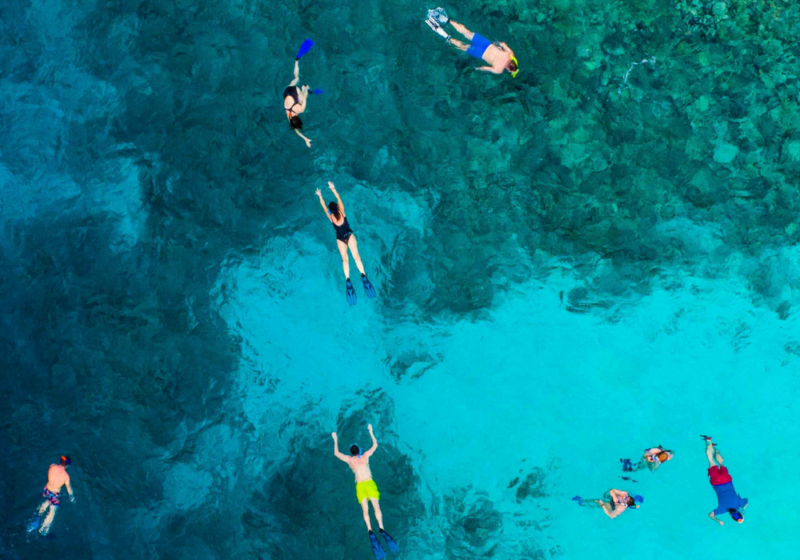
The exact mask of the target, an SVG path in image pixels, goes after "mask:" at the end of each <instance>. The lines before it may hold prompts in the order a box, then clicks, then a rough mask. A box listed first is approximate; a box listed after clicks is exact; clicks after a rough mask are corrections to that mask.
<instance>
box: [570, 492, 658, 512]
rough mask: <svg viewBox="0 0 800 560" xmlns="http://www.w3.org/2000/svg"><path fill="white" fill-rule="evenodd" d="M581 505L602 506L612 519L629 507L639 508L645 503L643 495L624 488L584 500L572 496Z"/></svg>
mask: <svg viewBox="0 0 800 560" xmlns="http://www.w3.org/2000/svg"><path fill="white" fill-rule="evenodd" d="M572 500H573V501H575V502H578V505H579V506H583V507H589V508H602V509H603V512H604V513H605V514H606V515H607V516H608V517H609V518H611V519H616V518H617V517H619V516H620V515H622V514H623V513H624V512H625V511H626V510H627V509H629V508H630V509H639V506H641V505H642V503H644V498H643V497H642V496H638V495H637V496H631V495H630V494H628V493H627V492H625V491H624V490H616V489H613V488H612V489H611V490H609V491H608V492H606V493H605V494H603V498H602V499H590V500H584V499H583V498H581V497H580V496H575V497H574V498H572Z"/></svg>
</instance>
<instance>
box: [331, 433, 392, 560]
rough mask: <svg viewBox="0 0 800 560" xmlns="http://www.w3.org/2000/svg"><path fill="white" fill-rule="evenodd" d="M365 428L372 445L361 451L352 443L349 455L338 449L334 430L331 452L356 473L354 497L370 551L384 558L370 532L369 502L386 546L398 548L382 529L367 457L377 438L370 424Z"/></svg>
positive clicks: (381, 515)
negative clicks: (367, 430) (364, 527)
mask: <svg viewBox="0 0 800 560" xmlns="http://www.w3.org/2000/svg"><path fill="white" fill-rule="evenodd" d="M367 429H369V436H370V437H371V438H372V447H370V448H369V449H367V450H366V451H364V452H363V453H362V452H361V447H359V446H358V445H357V444H355V443H354V444H353V445H351V446H350V455H349V456H348V455H345V454H344V453H342V452H340V451H339V439H338V437H337V436H336V432H333V433H331V436H332V437H333V454H334V455H336V457H337V458H338V459H341V460H342V461H344V462H345V463H347V466H348V467H350V469H351V470H352V471H353V473H354V474H355V475H356V499H357V500H358V503H360V504H361V510H362V513H363V514H364V522H365V523H366V524H367V530H368V531H369V540H370V543H371V545H372V552H374V553H375V557H376V558H378V559H380V558H384V557H385V556H386V553H385V552H384V551H383V548H382V547H381V543H380V542H379V541H378V538H377V537H376V536H375V534H374V533H373V532H372V524H371V523H370V519H369V502H372V509H374V510H375V519H377V520H378V527H379V530H380V533H381V535H382V536H383V538H384V540H385V541H386V546H388V547H389V550H390V551H392V552H399V550H400V549H399V547H398V546H397V543H396V542H395V541H394V539H393V538H392V537H391V535H389V534H388V533H387V532H386V531H384V529H383V514H382V513H381V506H380V503H378V502H379V500H380V498H381V493H380V492H378V486H377V484H375V481H374V480H372V471H370V470H369V458H370V457H372V454H373V453H375V450H376V449H378V440H376V439H375V434H374V433H373V432H372V424H369V425H368V426H367Z"/></svg>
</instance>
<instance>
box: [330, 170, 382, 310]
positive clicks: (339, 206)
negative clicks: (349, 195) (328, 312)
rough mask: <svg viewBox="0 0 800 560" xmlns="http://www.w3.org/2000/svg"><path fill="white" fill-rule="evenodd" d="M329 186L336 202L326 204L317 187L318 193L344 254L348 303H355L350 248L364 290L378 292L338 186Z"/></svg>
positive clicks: (373, 293)
mask: <svg viewBox="0 0 800 560" xmlns="http://www.w3.org/2000/svg"><path fill="white" fill-rule="evenodd" d="M328 187H329V188H330V189H331V192H332V193H333V194H334V195H336V202H331V203H330V204H328V205H327V206H326V205H325V200H324V199H323V198H322V192H321V191H320V190H319V189H317V191H316V194H317V196H318V197H319V203H320V204H321V205H322V209H323V210H324V211H325V215H326V216H328V219H329V220H330V221H331V223H332V224H333V229H335V230H336V245H337V246H338V247H339V254H341V255H342V267H343V268H344V277H345V279H346V292H345V293H346V296H347V303H349V304H350V305H355V304H356V291H355V288H353V284H352V283H351V282H350V259H349V258H348V256H347V249H348V248H349V249H350V252H351V253H352V254H353V258H354V259H355V261H356V266H357V267H358V271H359V272H360V273H361V281H362V283H363V284H364V292H365V293H366V294H367V297H369V298H374V297H375V296H377V295H378V293H377V292H376V291H375V287H374V286H373V285H372V283H371V282H370V281H369V278H367V274H366V272H364V265H363V264H362V262H361V255H359V254H358V242H357V241H356V236H355V234H354V233H353V230H352V229H350V224H349V223H348V222H347V216H346V215H345V212H344V204H343V203H342V198H341V197H340V196H339V193H338V192H336V187H335V186H334V185H333V183H332V182H330V181H328Z"/></svg>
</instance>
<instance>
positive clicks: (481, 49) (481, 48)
mask: <svg viewBox="0 0 800 560" xmlns="http://www.w3.org/2000/svg"><path fill="white" fill-rule="evenodd" d="M491 44H492V42H491V41H490V40H489V39H487V38H486V37H481V36H480V35H478V34H477V33H475V35H473V36H472V41H470V45H469V48H468V49H467V54H468V55H470V56H474V57H475V58H479V59H481V60H483V53H485V52H486V49H488V48H489V45H491Z"/></svg>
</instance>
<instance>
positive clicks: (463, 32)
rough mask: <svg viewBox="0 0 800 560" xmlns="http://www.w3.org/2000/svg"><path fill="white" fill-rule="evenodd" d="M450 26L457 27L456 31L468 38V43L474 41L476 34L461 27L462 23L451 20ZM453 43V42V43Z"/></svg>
mask: <svg viewBox="0 0 800 560" xmlns="http://www.w3.org/2000/svg"><path fill="white" fill-rule="evenodd" d="M450 25H452V26H453V27H455V29H456V31H458V32H459V33H461V34H462V35H463V36H464V37H466V39H467V41H472V38H473V37H474V36H475V34H474V33H473V32H472V31H470V30H469V29H467V28H466V27H464V26H463V25H461V24H460V23H458V22H457V21H453V20H452V19H451V20H450ZM451 42H453V41H451Z"/></svg>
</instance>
